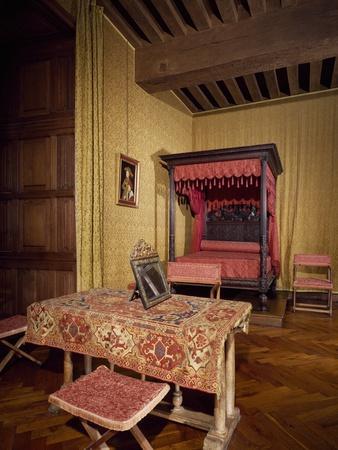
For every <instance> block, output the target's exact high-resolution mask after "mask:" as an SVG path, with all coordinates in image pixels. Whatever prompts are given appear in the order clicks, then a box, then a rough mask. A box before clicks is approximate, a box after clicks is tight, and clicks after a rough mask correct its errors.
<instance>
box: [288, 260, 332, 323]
mask: <svg viewBox="0 0 338 450" xmlns="http://www.w3.org/2000/svg"><path fill="white" fill-rule="evenodd" d="M300 267H308V268H310V267H311V268H317V269H318V268H324V269H326V273H327V275H326V277H327V278H325V279H324V278H319V277H318V275H315V274H314V276H312V273H311V276H302V277H300V276H298V275H297V271H298V270H299V268H300ZM298 290H303V291H304V290H305V291H306V290H307V291H310V292H311V291H322V292H325V293H327V300H326V302H325V304H324V305H323V304H313V303H311V304H310V303H300V302H299V301H298V300H297V297H296V293H297V291H298ZM332 291H333V282H332V267H331V257H330V256H328V255H314V254H305V255H300V254H299V255H295V256H294V261H293V311H312V312H321V313H325V314H329V315H330V316H332Z"/></svg>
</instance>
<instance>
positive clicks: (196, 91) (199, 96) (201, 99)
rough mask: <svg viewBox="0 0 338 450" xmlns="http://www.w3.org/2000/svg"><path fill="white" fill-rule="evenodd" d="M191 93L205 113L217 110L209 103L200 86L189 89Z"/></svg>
mask: <svg viewBox="0 0 338 450" xmlns="http://www.w3.org/2000/svg"><path fill="white" fill-rule="evenodd" d="M189 92H190V94H191V95H192V96H193V97H194V99H195V100H196V101H197V102H198V103H199V104H200V105H201V106H202V108H203V110H204V111H208V110H209V109H215V106H214V105H213V104H212V103H211V102H210V101H209V99H208V98H207V97H206V96H205V95H204V93H203V92H202V90H201V89H200V88H199V87H198V86H191V87H190V88H189Z"/></svg>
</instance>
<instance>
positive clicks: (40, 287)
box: [17, 269, 75, 313]
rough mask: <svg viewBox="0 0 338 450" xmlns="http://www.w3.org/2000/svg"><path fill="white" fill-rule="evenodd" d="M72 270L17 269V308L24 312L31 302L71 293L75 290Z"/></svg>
mask: <svg viewBox="0 0 338 450" xmlns="http://www.w3.org/2000/svg"><path fill="white" fill-rule="evenodd" d="M74 280H75V277H74V272H73V271H64V270H36V269H19V270H18V286H19V289H18V298H19V304H18V308H17V309H18V310H19V312H21V313H25V312H26V309H27V306H29V305H30V304H31V303H33V302H36V301H40V300H44V299H47V298H53V297H56V296H60V295H65V294H71V293H72V292H74V291H75V281H74Z"/></svg>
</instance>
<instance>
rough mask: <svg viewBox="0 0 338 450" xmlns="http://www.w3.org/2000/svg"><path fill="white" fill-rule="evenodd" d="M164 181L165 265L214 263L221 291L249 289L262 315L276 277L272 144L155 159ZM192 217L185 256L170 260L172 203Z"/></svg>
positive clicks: (276, 169) (276, 167) (276, 162)
mask: <svg viewBox="0 0 338 450" xmlns="http://www.w3.org/2000/svg"><path fill="white" fill-rule="evenodd" d="M161 159H162V161H164V162H165V163H166V166H167V168H168V171H169V178H170V219H169V227H170V230H169V261H175V260H176V261H181V262H189V263H191V262H196V263H207V262H212V263H216V262H217V263H220V264H221V267H222V286H224V287H233V288H240V289H253V290H257V291H259V293H260V300H261V309H262V310H263V311H265V310H266V309H267V295H266V294H267V291H268V290H269V288H270V287H271V286H274V285H275V281H276V278H277V277H278V275H279V267H280V261H279V243H278V233H277V224H276V220H275V208H276V179H277V176H278V175H280V174H281V173H282V171H283V168H282V164H281V161H280V158H279V155H278V151H277V148H276V145H275V144H264V145H254V146H247V147H237V148H228V149H217V150H206V151H198V152H189V153H177V154H171V155H163V156H161ZM176 195H177V196H178V198H179V200H182V199H183V200H184V201H187V202H188V203H189V205H190V209H191V212H192V214H193V215H194V217H195V220H194V223H193V230H192V244H191V253H189V254H188V255H184V256H181V257H177V258H176V255H175V199H176Z"/></svg>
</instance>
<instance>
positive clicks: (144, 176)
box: [103, 20, 192, 288]
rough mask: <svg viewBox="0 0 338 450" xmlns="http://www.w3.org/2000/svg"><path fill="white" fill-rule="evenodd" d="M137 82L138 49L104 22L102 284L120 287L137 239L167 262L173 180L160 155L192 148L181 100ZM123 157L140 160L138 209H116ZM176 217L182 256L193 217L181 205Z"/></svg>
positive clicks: (188, 120)
mask: <svg viewBox="0 0 338 450" xmlns="http://www.w3.org/2000/svg"><path fill="white" fill-rule="evenodd" d="M133 79H134V50H133V48H132V47H130V46H129V45H128V44H127V43H126V41H125V39H124V38H123V37H122V36H121V35H120V34H119V33H118V32H117V31H116V30H115V28H114V27H113V26H112V25H111V24H110V22H109V21H108V20H104V136H103V137H104V285H105V286H112V287H121V288H125V287H126V285H127V284H128V283H129V282H130V281H133V279H134V278H133V275H132V272H131V270H130V266H129V253H130V251H131V248H132V246H133V245H134V243H135V242H136V241H137V240H138V239H139V238H143V239H145V240H146V241H147V242H149V243H151V244H152V245H154V246H155V247H156V249H157V250H158V252H159V255H160V258H161V259H162V260H165V259H167V257H168V186H169V178H168V173H167V171H166V170H165V169H163V168H162V167H161V165H160V163H159V158H158V155H159V154H163V153H166V152H168V153H176V152H180V151H191V148H192V118H191V116H190V114H189V113H188V112H187V111H186V110H185V108H184V107H183V106H182V105H181V103H180V102H179V100H177V99H176V97H175V96H174V95H172V94H170V93H168V94H164V95H161V96H158V97H154V96H150V95H149V94H147V93H146V92H144V91H143V90H142V89H141V88H139V87H138V86H137V85H136V84H135V83H134V81H133ZM120 153H124V154H128V156H130V157H132V158H135V159H137V160H139V161H140V185H139V208H137V209H134V208H128V207H124V206H118V205H116V200H117V192H116V191H117V180H116V177H117V174H118V156H119V154H120ZM176 218H177V234H176V249H177V252H178V254H183V253H184V247H185V246H188V245H189V239H190V220H191V219H190V213H189V212H188V211H187V210H185V208H181V209H180V208H178V207H177V213H176ZM186 233H187V236H186Z"/></svg>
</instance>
